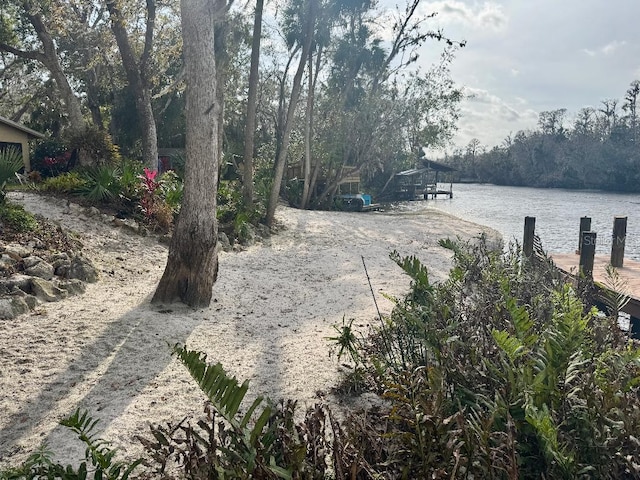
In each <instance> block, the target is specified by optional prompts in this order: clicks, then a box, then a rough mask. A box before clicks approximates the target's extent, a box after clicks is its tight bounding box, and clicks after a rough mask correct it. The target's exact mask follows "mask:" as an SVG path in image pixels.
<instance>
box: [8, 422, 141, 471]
mask: <svg viewBox="0 0 640 480" xmlns="http://www.w3.org/2000/svg"><path fill="white" fill-rule="evenodd" d="M60 424H61V425H62V426H65V427H67V428H68V429H70V430H71V431H73V432H74V433H75V434H76V435H78V438H79V439H80V440H81V441H82V442H83V443H84V444H85V445H86V447H87V448H86V450H85V459H84V461H83V462H81V463H80V465H78V466H77V467H76V466H74V465H66V466H65V465H62V464H61V463H55V462H54V461H53V460H52V457H53V454H52V452H50V451H49V450H48V449H47V446H46V445H43V446H41V447H40V448H39V449H38V450H36V452H34V453H33V454H32V455H31V456H29V458H28V459H27V460H26V461H25V462H24V463H23V464H22V465H20V466H19V467H15V468H10V469H8V470H5V471H0V478H2V479H3V480H31V479H45V478H47V479H49V478H51V479H56V478H59V479H64V480H81V479H86V478H88V476H89V475H93V476H92V478H95V479H104V480H127V479H128V478H129V476H130V475H131V473H132V472H133V471H134V470H135V469H136V468H137V467H138V465H140V463H142V460H141V459H139V460H135V461H134V462H131V463H126V462H123V461H116V460H115V455H116V450H113V449H111V448H110V447H109V443H108V442H106V441H105V440H102V439H100V438H97V437H96V435H95V434H94V433H92V432H93V429H94V428H95V427H96V425H97V424H98V420H93V419H92V418H91V417H90V416H89V415H88V414H87V412H80V410H76V412H75V413H74V414H73V415H71V416H69V417H68V418H65V419H63V420H61V421H60Z"/></svg>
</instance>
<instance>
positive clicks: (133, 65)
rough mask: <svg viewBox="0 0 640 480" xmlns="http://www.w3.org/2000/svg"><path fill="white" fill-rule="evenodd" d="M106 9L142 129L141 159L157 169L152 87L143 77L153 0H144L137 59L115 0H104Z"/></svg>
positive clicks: (151, 31)
mask: <svg viewBox="0 0 640 480" xmlns="http://www.w3.org/2000/svg"><path fill="white" fill-rule="evenodd" d="M107 9H108V10H109V14H110V15H111V31H112V32H113V35H114V37H115V39H116V43H117V44H118V50H119V51H120V56H121V57H122V65H123V67H124V70H125V72H126V74H127V81H128V83H129V87H130V88H131V90H132V92H133V96H134V98H135V105H136V113H137V114H138V121H139V122H140V129H141V131H142V161H143V163H144V164H145V165H147V166H148V167H149V168H151V169H152V170H157V169H158V136H157V131H156V120H155V117H154V114H153V107H152V105H151V90H150V88H149V86H148V84H147V82H146V80H145V76H146V73H147V72H146V70H147V66H146V65H147V62H148V61H149V56H150V52H151V45H152V44H153V28H154V24H155V2H154V1H153V0H147V32H146V35H145V46H144V52H143V54H142V56H141V58H140V63H138V62H137V61H136V57H135V54H134V52H133V48H132V47H131V43H130V42H129V35H128V34H127V29H126V27H125V22H124V18H123V16H122V13H121V12H120V9H119V8H118V6H117V5H116V2H115V0H107Z"/></svg>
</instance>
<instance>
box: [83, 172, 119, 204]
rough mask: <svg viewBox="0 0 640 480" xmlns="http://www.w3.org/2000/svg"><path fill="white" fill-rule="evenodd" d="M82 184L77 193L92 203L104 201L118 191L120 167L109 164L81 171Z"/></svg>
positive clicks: (115, 196) (114, 195) (113, 196)
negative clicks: (83, 182) (83, 181)
mask: <svg viewBox="0 0 640 480" xmlns="http://www.w3.org/2000/svg"><path fill="white" fill-rule="evenodd" d="M81 175H82V178H83V180H85V182H86V183H85V184H84V186H82V187H81V188H80V189H79V190H78V194H79V195H80V196H82V197H84V198H86V199H87V200H88V201H90V202H92V203H104V202H107V201H108V200H112V199H114V198H117V197H118V195H119V193H120V182H119V178H120V169H119V168H117V167H112V166H109V165H102V166H97V167H90V168H87V169H85V170H83V171H82V173H81Z"/></svg>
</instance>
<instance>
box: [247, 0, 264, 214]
mask: <svg viewBox="0 0 640 480" xmlns="http://www.w3.org/2000/svg"><path fill="white" fill-rule="evenodd" d="M263 8H264V0H256V16H255V19H254V21H253V39H252V42H251V67H250V70H249V93H248V95H249V98H248V99H247V123H246V125H245V130H244V155H243V158H242V163H243V168H244V170H243V172H242V198H243V201H244V208H245V209H247V210H251V209H253V149H254V138H255V134H256V111H257V104H258V64H259V62H260V40H261V38H260V37H261V36H262V10H263Z"/></svg>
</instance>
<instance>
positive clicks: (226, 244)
mask: <svg viewBox="0 0 640 480" xmlns="http://www.w3.org/2000/svg"><path fill="white" fill-rule="evenodd" d="M218 243H219V244H220V246H221V247H222V249H223V250H224V251H225V252H228V251H230V250H231V242H230V241H229V237H228V236H227V234H226V233H224V232H218Z"/></svg>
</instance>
